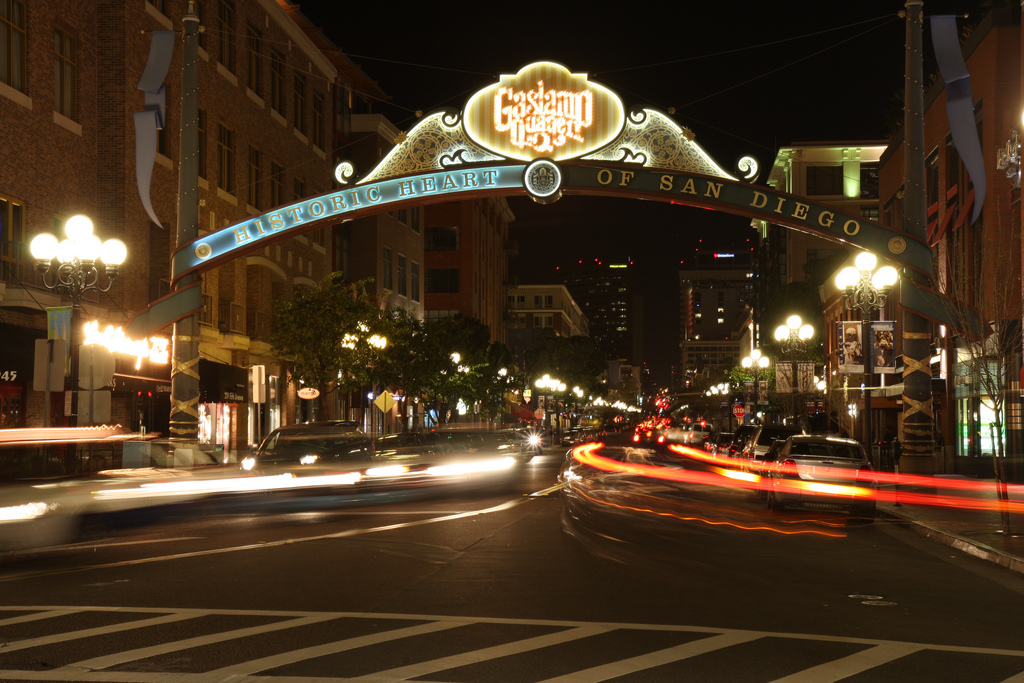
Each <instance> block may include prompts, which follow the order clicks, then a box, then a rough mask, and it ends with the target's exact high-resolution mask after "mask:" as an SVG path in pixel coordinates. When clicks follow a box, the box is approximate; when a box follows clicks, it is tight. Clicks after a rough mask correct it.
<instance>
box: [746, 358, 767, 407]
mask: <svg viewBox="0 0 1024 683" xmlns="http://www.w3.org/2000/svg"><path fill="white" fill-rule="evenodd" d="M741 363H742V364H743V367H744V368H746V369H748V370H753V371H754V387H755V393H756V396H757V403H761V400H762V399H761V368H767V367H768V366H769V365H770V364H771V361H770V360H769V359H768V356H765V355H763V354H762V353H761V349H754V350H752V351H751V352H750V355H749V356H747V357H746V358H744V359H743V360H742V361H741ZM764 401H765V403H767V402H768V392H767V390H765V395H764Z"/></svg>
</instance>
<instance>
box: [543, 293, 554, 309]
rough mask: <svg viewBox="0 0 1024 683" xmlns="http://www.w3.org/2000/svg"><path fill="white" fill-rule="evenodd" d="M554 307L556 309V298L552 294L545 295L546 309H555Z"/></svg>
mask: <svg viewBox="0 0 1024 683" xmlns="http://www.w3.org/2000/svg"><path fill="white" fill-rule="evenodd" d="M554 307H555V297H554V295H552V294H545V295H544V308H554Z"/></svg>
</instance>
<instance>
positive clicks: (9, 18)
mask: <svg viewBox="0 0 1024 683" xmlns="http://www.w3.org/2000/svg"><path fill="white" fill-rule="evenodd" d="M25 45H26V42H25V3H24V2H21V0H0V82H2V83H5V84H7V85H9V86H11V87H12V88H14V89H15V90H17V91H19V92H25Z"/></svg>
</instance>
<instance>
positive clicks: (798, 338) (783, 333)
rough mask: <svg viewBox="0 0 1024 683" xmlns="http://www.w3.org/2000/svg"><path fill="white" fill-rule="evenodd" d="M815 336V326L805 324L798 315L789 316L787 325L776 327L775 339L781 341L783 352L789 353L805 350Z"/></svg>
mask: <svg viewBox="0 0 1024 683" xmlns="http://www.w3.org/2000/svg"><path fill="white" fill-rule="evenodd" d="M813 336H814V328H813V327H811V326H810V325H807V324H805V323H804V321H803V320H801V319H800V316H798V315H791V316H789V317H788V318H786V324H785V325H779V326H778V327H776V328H775V341H777V342H779V346H781V347H782V352H783V353H785V354H787V355H789V354H792V353H796V352H798V351H803V350H804V349H805V348H806V347H807V342H808V341H809V340H810V339H811V337H813Z"/></svg>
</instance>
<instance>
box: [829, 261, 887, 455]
mask: <svg viewBox="0 0 1024 683" xmlns="http://www.w3.org/2000/svg"><path fill="white" fill-rule="evenodd" d="M853 263H854V265H853V266H847V267H846V268H843V269H842V270H841V271H839V273H838V274H837V275H836V286H837V287H838V288H839V290H840V291H841V292H842V293H843V299H845V301H846V308H847V309H848V310H851V311H852V310H857V311H860V317H861V330H862V331H861V356H862V358H863V359H864V443H865V445H867V447H868V449H869V451H870V452H871V455H872V457H874V451H873V449H872V446H871V444H872V443H873V441H874V437H873V434H872V431H873V430H872V425H871V384H872V382H871V376H872V375H873V374H874V372H873V368H872V362H873V360H874V359H873V357H872V353H871V340H870V338H869V335H870V332H871V314H872V312H873V311H875V310H878V309H880V308H882V306H884V305H885V300H886V297H888V295H889V288H890V287H892V286H893V285H894V284H896V281H897V280H898V279H899V274H898V273H897V272H896V269H895V268H893V267H892V266H882V267H881V268H879V269H878V270H875V266H876V265H877V264H878V259H877V258H876V257H875V255H874V254H872V253H870V252H866V251H865V252H861V253H860V254H858V255H857V258H856V259H855V260H854V262H853Z"/></svg>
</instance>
